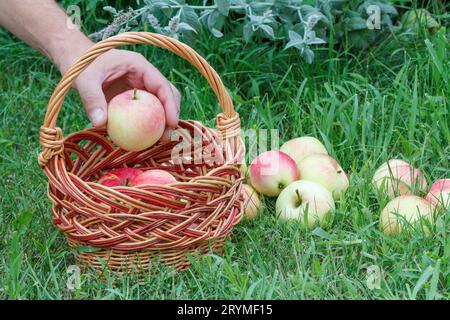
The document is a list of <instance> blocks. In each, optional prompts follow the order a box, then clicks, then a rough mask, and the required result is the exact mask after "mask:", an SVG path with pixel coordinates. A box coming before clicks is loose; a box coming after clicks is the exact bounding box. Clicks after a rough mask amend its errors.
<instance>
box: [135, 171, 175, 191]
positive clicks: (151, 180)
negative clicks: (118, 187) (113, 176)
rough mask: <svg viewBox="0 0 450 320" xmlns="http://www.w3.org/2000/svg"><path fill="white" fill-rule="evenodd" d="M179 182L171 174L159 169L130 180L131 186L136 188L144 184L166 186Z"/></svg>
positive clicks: (145, 172)
mask: <svg viewBox="0 0 450 320" xmlns="http://www.w3.org/2000/svg"><path fill="white" fill-rule="evenodd" d="M174 182H177V179H175V177H174V176H173V175H171V174H170V173H169V172H167V171H164V170H159V169H151V170H146V171H144V172H142V173H141V174H139V175H137V176H135V177H133V178H132V179H131V180H130V186H131V187H136V186H140V185H144V184H159V185H165V184H170V183H174Z"/></svg>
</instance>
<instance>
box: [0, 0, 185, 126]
mask: <svg viewBox="0 0 450 320" xmlns="http://www.w3.org/2000/svg"><path fill="white" fill-rule="evenodd" d="M67 22H68V17H67V15H66V13H65V12H64V11H63V10H62V9H61V8H60V7H59V6H58V4H57V3H56V2H55V1H53V0H1V1H0V25H2V26H4V27H5V28H7V29H8V30H10V31H11V32H12V33H13V34H15V35H16V36H17V37H19V38H20V39H22V40H23V41H24V42H26V43H27V44H29V45H30V46H32V47H34V48H36V49H37V50H39V51H40V52H42V53H43V54H45V55H46V56H47V57H48V58H49V59H51V60H52V61H53V62H54V63H55V64H56V66H57V67H58V68H59V70H60V71H61V73H63V74H64V73H65V72H67V70H68V69H69V68H70V66H71V65H72V64H73V62H74V61H75V60H76V59H77V58H78V57H80V56H81V54H82V53H83V52H85V51H86V50H87V49H88V48H89V47H91V46H92V45H93V43H92V41H91V40H89V39H88V38H87V37H86V36H85V35H84V34H83V33H82V32H81V31H79V30H78V29H77V28H70V27H69V25H70V24H68V23H67ZM74 87H75V88H76V89H77V90H78V92H79V93H80V96H81V99H82V101H83V104H84V106H85V109H86V111H87V113H88V116H89V118H90V120H91V122H92V123H93V125H95V126H102V125H104V124H105V123H106V114H107V112H106V105H107V101H108V100H109V99H110V98H111V97H112V96H114V95H115V94H117V93H119V92H121V91H124V90H127V89H129V88H134V87H135V88H139V89H146V90H147V91H149V92H151V93H153V94H155V95H157V96H158V98H159V99H160V100H161V102H162V103H163V105H164V108H165V111H166V120H167V125H168V127H169V128H174V127H175V126H176V124H177V122H178V115H179V108H180V107H179V105H180V94H179V92H178V90H177V89H176V88H175V87H174V86H173V85H172V84H171V83H170V82H169V81H168V80H167V79H166V78H165V77H164V76H163V75H162V74H161V73H160V72H159V71H158V70H157V69H156V68H155V67H154V66H153V65H152V64H150V63H149V62H148V61H147V60H146V59H145V58H144V57H143V56H142V55H140V54H137V53H134V52H130V51H125V50H111V51H109V52H107V53H106V54H104V55H102V56H101V57H99V58H98V59H96V60H95V61H94V62H93V63H92V64H91V65H90V66H89V67H88V68H87V69H86V70H85V71H84V72H83V73H82V74H81V75H80V76H79V77H78V78H77V79H76V80H75V82H74Z"/></svg>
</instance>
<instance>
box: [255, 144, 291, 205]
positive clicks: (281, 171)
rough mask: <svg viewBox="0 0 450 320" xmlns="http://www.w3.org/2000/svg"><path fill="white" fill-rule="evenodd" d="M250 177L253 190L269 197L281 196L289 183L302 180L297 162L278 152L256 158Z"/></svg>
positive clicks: (264, 153)
mask: <svg viewBox="0 0 450 320" xmlns="http://www.w3.org/2000/svg"><path fill="white" fill-rule="evenodd" d="M249 176H250V182H251V185H252V186H253V188H255V189H256V191H258V192H259V193H262V194H264V195H266V196H269V197H275V196H277V195H279V194H280V192H281V190H283V189H284V188H285V187H286V186H287V185H288V184H289V183H291V182H293V181H295V180H298V179H299V178H300V176H299V173H298V168H297V165H296V164H295V161H294V160H293V159H292V158H291V157H289V156H288V155H287V154H286V153H284V152H281V151H277V150H272V151H266V152H263V153H262V154H260V155H259V156H258V157H256V158H255V159H254V160H253V161H252V163H251V164H250V168H249Z"/></svg>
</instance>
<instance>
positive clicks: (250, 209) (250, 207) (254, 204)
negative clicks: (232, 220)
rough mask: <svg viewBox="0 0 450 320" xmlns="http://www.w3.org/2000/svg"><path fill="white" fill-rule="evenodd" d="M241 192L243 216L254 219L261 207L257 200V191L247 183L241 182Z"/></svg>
mask: <svg viewBox="0 0 450 320" xmlns="http://www.w3.org/2000/svg"><path fill="white" fill-rule="evenodd" d="M241 194H242V198H243V199H244V202H243V208H244V215H245V217H247V218H248V219H249V220H251V219H254V218H255V217H256V216H257V215H258V213H259V211H260V209H261V201H260V200H259V196H258V193H257V192H256V191H255V189H253V188H252V187H251V186H249V185H248V184H243V185H242V189H241Z"/></svg>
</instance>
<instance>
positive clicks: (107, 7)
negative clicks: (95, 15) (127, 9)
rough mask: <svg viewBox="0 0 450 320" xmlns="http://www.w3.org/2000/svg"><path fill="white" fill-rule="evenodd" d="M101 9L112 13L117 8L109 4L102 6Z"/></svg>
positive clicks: (115, 11)
mask: <svg viewBox="0 0 450 320" xmlns="http://www.w3.org/2000/svg"><path fill="white" fill-rule="evenodd" d="M103 10H104V11H106V12H109V13H112V14H113V15H116V14H117V10H116V9H115V8H113V7H111V6H106V7H103Z"/></svg>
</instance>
